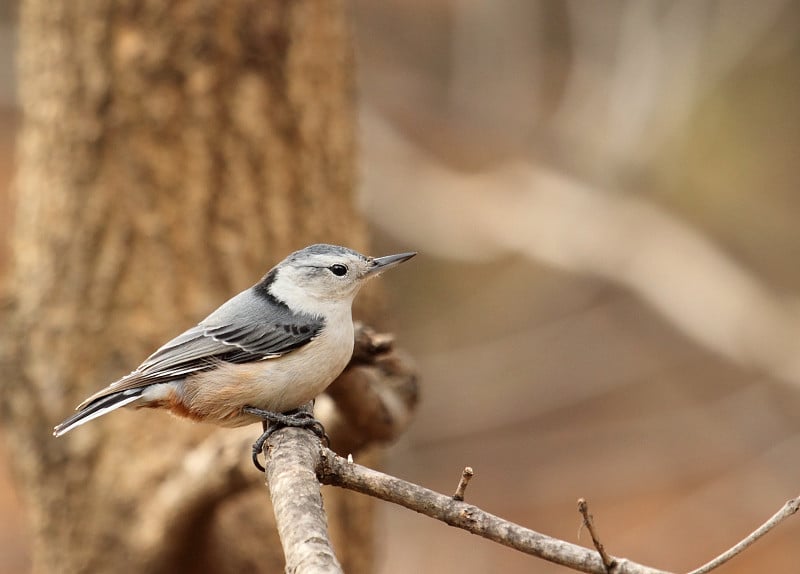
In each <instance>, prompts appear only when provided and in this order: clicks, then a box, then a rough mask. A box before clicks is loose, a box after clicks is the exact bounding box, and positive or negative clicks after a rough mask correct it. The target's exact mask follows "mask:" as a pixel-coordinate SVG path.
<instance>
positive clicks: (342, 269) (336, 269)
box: [328, 263, 347, 277]
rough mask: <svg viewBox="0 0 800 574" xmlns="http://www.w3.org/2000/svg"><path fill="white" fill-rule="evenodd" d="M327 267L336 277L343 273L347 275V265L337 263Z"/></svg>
mask: <svg viewBox="0 0 800 574" xmlns="http://www.w3.org/2000/svg"><path fill="white" fill-rule="evenodd" d="M328 269H330V272H331V273H333V274H334V275H336V276H337V277H343V276H344V275H347V266H345V265H341V264H339V263H335V264H333V265H331V266H330V267H328Z"/></svg>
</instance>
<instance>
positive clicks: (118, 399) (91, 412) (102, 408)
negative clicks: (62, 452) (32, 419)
mask: <svg viewBox="0 0 800 574" xmlns="http://www.w3.org/2000/svg"><path fill="white" fill-rule="evenodd" d="M143 391H144V388H142V387H140V388H136V389H127V390H125V391H120V392H118V393H114V394H113V395H108V396H105V397H101V398H99V399H97V400H94V401H92V402H91V403H89V404H88V405H86V406H85V407H84V408H82V409H81V410H79V411H78V412H77V413H75V414H74V415H72V416H71V417H69V418H68V419H66V420H65V421H64V422H62V423H61V424H58V425H56V426H55V427H54V428H53V436H61V435H62V434H65V433H68V432H69V431H71V430H72V429H74V428H75V427H77V426H80V425H82V424H83V423H88V422H89V421H91V420H94V419H96V418H97V417H101V416H103V415H104V414H106V413H110V412H111V411H113V410H116V409H118V408H120V407H124V406H125V405H127V404H129V403H132V402H133V401H135V400H137V399H138V398H139V397H141V396H142V392H143Z"/></svg>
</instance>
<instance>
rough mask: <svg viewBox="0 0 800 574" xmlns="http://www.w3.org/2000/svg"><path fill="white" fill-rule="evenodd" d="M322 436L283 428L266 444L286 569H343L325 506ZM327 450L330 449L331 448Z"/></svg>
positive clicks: (324, 571)
mask: <svg viewBox="0 0 800 574" xmlns="http://www.w3.org/2000/svg"><path fill="white" fill-rule="evenodd" d="M320 449H321V445H320V443H319V439H318V438H317V437H316V436H315V435H313V434H312V433H311V432H309V431H305V430H302V429H297V428H284V429H281V430H278V431H276V432H275V433H274V434H273V435H272V437H270V439H269V440H268V441H267V445H266V447H265V449H264V450H265V454H266V464H265V467H266V469H267V472H266V476H267V485H268V486H269V492H270V497H271V498H272V506H273V508H274V510H275V521H276V523H277V526H278V534H279V535H280V538H281V545H282V546H283V552H284V555H285V556H286V572H287V573H292V574H294V573H314V574H317V573H341V572H342V567H341V565H340V564H339V561H338V560H337V558H336V555H335V554H334V552H333V548H332V547H331V543H330V538H329V537H328V521H327V517H326V516H325V511H324V510H323V508H322V496H321V494H320V483H319V481H318V480H317V477H316V474H315V469H316V468H317V467H318V466H319V464H320V454H321V451H320ZM326 450H327V449H326Z"/></svg>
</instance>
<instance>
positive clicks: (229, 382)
mask: <svg viewBox="0 0 800 574" xmlns="http://www.w3.org/2000/svg"><path fill="white" fill-rule="evenodd" d="M414 255H416V253H400V254H397V255H388V256H386V257H378V258H372V257H366V256H364V255H361V254H360V253H358V252H356V251H353V250H352V249H347V248H346V247H339V246H336V245H325V244H319V245H311V246H309V247H306V248H305V249H301V250H300V251H296V252H294V253H292V254H291V255H289V256H288V257H287V258H286V259H284V260H283V261H281V262H280V263H279V264H278V265H276V266H275V267H273V268H272V269H271V270H270V271H269V272H268V273H267V274H266V275H265V276H264V277H263V278H262V279H261V280H260V281H259V282H258V283H256V284H255V285H254V286H252V287H250V288H249V289H247V290H245V291H243V292H241V293H239V294H238V295H236V296H235V297H233V298H232V299H230V300H228V301H227V302H225V303H223V304H222V306H220V307H219V308H218V309H217V310H216V311H214V312H213V313H211V314H210V315H209V316H208V317H206V318H205V319H203V320H202V321H201V322H200V323H199V324H198V325H197V326H195V327H192V328H191V329H189V330H188V331H185V332H184V333H182V334H180V335H178V336H177V337H175V338H174V339H172V340H171V341H169V342H168V343H167V344H165V345H164V346H162V347H161V348H160V349H158V350H157V351H156V352H155V353H153V354H152V355H150V356H149V357H148V358H147V359H146V360H145V361H144V362H143V363H142V364H141V365H139V367H137V369H136V370H135V371H133V372H132V373H130V374H129V375H126V376H124V377H122V378H121V379H119V380H118V381H116V382H113V383H111V384H110V385H109V386H107V387H106V388H104V389H102V390H101V391H99V392H97V393H95V394H94V395H92V396H90V397H89V398H88V399H86V400H85V401H83V402H82V403H81V404H80V405H78V407H77V411H78V412H76V413H75V414H74V415H72V416H71V417H69V418H68V419H66V420H65V421H64V422H62V423H61V424H59V425H57V426H56V427H55V429H54V432H53V434H54V435H55V436H60V435H63V434H64V433H67V432H69V431H70V430H72V429H73V428H75V427H77V426H79V425H82V424H83V423H86V422H88V421H90V420H92V419H95V418H97V417H100V416H102V415H104V414H106V413H109V412H111V411H113V410H115V409H118V408H120V407H124V406H129V407H135V408H142V407H146V408H164V409H167V410H169V411H171V412H172V413H174V414H176V415H179V416H183V417H187V418H190V419H194V420H196V421H202V422H209V423H214V424H217V425H221V426H228V427H235V426H242V425H246V424H249V423H253V422H258V421H264V420H272V421H276V420H277V421H283V422H285V418H286V417H281V416H280V415H278V413H284V412H287V411H290V410H292V409H296V408H297V407H299V406H301V405H303V404H305V403H307V402H309V401H311V400H312V399H313V398H314V397H316V396H317V395H318V394H320V393H321V392H322V391H324V390H325V388H326V387H327V386H328V385H329V384H330V383H331V382H333V380H334V379H335V378H336V377H337V376H339V374H340V373H341V372H342V371H343V370H344V368H345V367H346V366H347V363H348V362H349V361H350V357H351V355H352V354H353V337H354V334H353V319H352V314H351V307H352V303H353V299H354V298H355V296H356V294H357V293H358V290H359V289H360V288H361V286H362V285H363V284H364V283H365V282H366V281H367V280H368V279H370V278H372V277H375V276H377V275H379V274H380V273H381V272H383V271H385V270H387V269H390V268H392V267H394V266H395V265H398V264H400V263H402V262H403V261H406V260H408V259H410V258H411V257H413V256H414ZM270 415H276V416H274V417H271V416H270ZM311 420H312V421H313V423H315V424H316V425H317V426H318V425H319V423H316V421H315V420H314V419H311ZM296 426H310V425H307V424H302V425H296ZM261 444H263V441H262V443H261ZM259 446H260V445H259Z"/></svg>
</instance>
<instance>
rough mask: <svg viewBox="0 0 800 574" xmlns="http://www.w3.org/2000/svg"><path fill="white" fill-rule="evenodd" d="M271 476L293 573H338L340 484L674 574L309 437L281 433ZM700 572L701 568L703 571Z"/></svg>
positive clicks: (516, 544)
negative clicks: (334, 539)
mask: <svg viewBox="0 0 800 574" xmlns="http://www.w3.org/2000/svg"><path fill="white" fill-rule="evenodd" d="M265 450H266V451H268V452H269V455H268V458H267V477H268V483H269V485H270V489H271V496H272V502H273V505H274V506H275V516H276V520H277V522H278V528H279V531H280V533H281V542H282V543H283V545H284V551H285V552H286V561H287V572H293V573H295V572H298V573H299V572H302V573H304V574H316V573H318V572H320V573H327V572H340V571H341V570H340V569H338V570H337V568H340V567H339V566H338V563H337V562H336V558H335V556H334V555H333V550H332V549H331V546H330V542H329V541H328V537H327V532H326V527H325V523H326V522H325V514H324V511H323V510H322V499H321V496H320V492H319V489H320V484H328V485H332V486H339V487H341V488H345V489H348V490H353V491H356V492H360V493H362V494H366V495H368V496H372V497H375V498H379V499H381V500H385V501H387V502H392V503H394V504H398V505H400V506H403V507H405V508H408V509H410V510H414V511H416V512H419V513H421V514H424V515H426V516H429V517H431V518H434V519H436V520H440V521H442V522H444V523H446V524H449V525H450V526H455V527H457V528H461V529H463V530H466V531H467V532H471V533H472V534H476V535H478V536H481V537H483V538H487V539H489V540H492V541H494V542H497V543H499V544H502V545H504V546H508V547H509V548H513V549H515V550H518V551H520V552H524V553H526V554H530V555H532V556H536V557H538V558H542V559H543V560H547V561H549V562H553V563H555V564H560V565H562V566H566V567H568V568H572V569H573V570H577V571H579V572H586V573H589V574H670V573H669V572H667V571H665V570H659V569H657V568H652V567H650V566H645V565H643V564H638V563H636V562H632V561H630V560H628V559H626V558H618V557H614V556H608V555H606V557H605V560H604V559H603V558H602V557H601V555H600V553H598V552H597V551H596V550H592V549H589V548H585V547H583V546H579V545H576V544H572V543H570V542H566V541H564V540H559V539H557V538H552V537H550V536H547V535H545V534H541V533H539V532H536V531H534V530H530V529H528V528H525V527H523V526H520V525H518V524H514V523H513V522H510V521H508V520H504V519H502V518H500V517H498V516H495V515H493V514H490V513H488V512H486V511H484V510H482V509H480V508H478V507H477V506H474V505H472V504H468V503H466V502H463V501H461V500H458V498H457V497H455V496H448V495H445V494H441V493H438V492H435V491H433V490H430V489H428V488H424V487H422V486H418V485H416V484H413V483H410V482H408V481H405V480H402V479H399V478H396V477H394V476H390V475H387V474H384V473H382V472H378V471H376V470H372V469H369V468H367V467H364V466H361V465H359V464H355V463H354V462H351V461H349V460H347V459H344V458H342V457H340V456H338V455H337V454H336V453H335V452H333V451H332V450H330V449H328V448H324V447H322V446H321V444H320V442H319V440H318V439H317V438H316V437H315V436H314V435H313V434H311V433H310V432H308V431H305V430H300V429H282V430H279V431H277V432H276V433H275V434H274V435H273V436H272V438H271V439H270V440H269V441H268V442H267V445H266V447H265ZM798 500H800V499H793V500H790V501H789V502H787V503H786V504H785V505H784V507H783V508H782V509H781V510H780V511H779V512H778V513H776V514H775V515H774V516H773V517H772V518H770V520H768V521H767V522H766V523H765V524H764V525H763V526H761V527H760V528H759V529H757V530H756V531H755V532H753V533H752V534H751V535H749V536H748V537H747V538H745V540H743V541H742V542H740V543H739V544H737V545H736V546H735V547H734V548H733V549H731V550H730V551H728V552H726V553H724V554H722V555H720V556H719V557H718V558H717V559H715V560H714V561H712V562H710V563H709V564H707V565H706V566H704V567H702V568H701V569H700V570H702V571H703V572H708V571H710V570H713V569H715V568H717V567H719V566H721V565H722V564H724V563H725V562H726V561H727V560H729V559H730V558H732V557H733V556H735V555H736V554H738V552H740V551H741V550H743V549H744V548H746V547H747V546H749V545H750V544H752V542H754V541H755V540H757V539H758V538H759V537H761V536H763V535H764V534H766V533H767V532H768V531H769V530H771V529H772V528H774V527H775V526H777V525H778V524H779V523H780V522H782V521H783V520H785V519H786V518H788V517H789V516H791V515H793V514H794V513H795V512H797V509H798V508H800V502H798ZM700 570H697V572H699V571H700Z"/></svg>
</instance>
